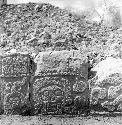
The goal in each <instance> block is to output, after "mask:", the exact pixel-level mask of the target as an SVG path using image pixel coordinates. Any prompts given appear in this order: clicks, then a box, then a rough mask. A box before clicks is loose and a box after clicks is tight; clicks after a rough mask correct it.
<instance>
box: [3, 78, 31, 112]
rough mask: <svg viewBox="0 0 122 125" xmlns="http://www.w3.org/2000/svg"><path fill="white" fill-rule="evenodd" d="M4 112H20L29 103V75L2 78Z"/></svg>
mask: <svg viewBox="0 0 122 125" xmlns="http://www.w3.org/2000/svg"><path fill="white" fill-rule="evenodd" d="M2 80H3V86H4V89H3V90H4V91H3V93H2V96H3V105H4V114H22V113H24V110H26V109H23V107H28V105H29V80H30V77H14V78H2Z"/></svg>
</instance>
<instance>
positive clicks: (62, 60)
mask: <svg viewBox="0 0 122 125" xmlns="http://www.w3.org/2000/svg"><path fill="white" fill-rule="evenodd" d="M35 63H36V65H37V68H36V71H35V76H34V79H33V82H32V84H33V85H32V88H33V89H32V95H31V97H32V100H33V109H34V113H35V114H36V113H37V114H38V113H42V114H50V113H53V114H60V113H61V114H62V113H68V114H70V113H73V114H74V113H80V112H83V111H85V110H87V109H88V107H87V106H88V105H89V86H88V83H87V77H88V64H87V59H84V57H83V56H82V55H81V54H80V52H79V51H55V52H41V53H39V55H38V56H37V58H36V59H35Z"/></svg>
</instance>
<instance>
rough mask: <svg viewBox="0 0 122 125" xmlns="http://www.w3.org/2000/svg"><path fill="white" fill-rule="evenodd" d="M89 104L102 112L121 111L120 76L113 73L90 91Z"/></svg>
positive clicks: (121, 75)
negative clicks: (97, 107)
mask: <svg viewBox="0 0 122 125" xmlns="http://www.w3.org/2000/svg"><path fill="white" fill-rule="evenodd" d="M91 104H92V105H93V106H96V105H97V106H99V107H100V108H101V109H102V110H104V111H109V112H113V111H117V112H121V111H122V107H121V106H122V74H120V73H114V74H112V75H110V76H109V77H107V78H106V79H104V80H103V81H100V82H98V83H96V85H94V87H92V89H91Z"/></svg>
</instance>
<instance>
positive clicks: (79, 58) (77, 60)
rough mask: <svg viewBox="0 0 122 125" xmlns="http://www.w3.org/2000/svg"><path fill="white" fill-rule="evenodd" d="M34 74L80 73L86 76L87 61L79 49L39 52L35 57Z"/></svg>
mask: <svg viewBox="0 0 122 125" xmlns="http://www.w3.org/2000/svg"><path fill="white" fill-rule="evenodd" d="M34 61H35V63H36V64H37V68H36V71H35V76H47V75H80V76H82V77H84V78H85V79H87V78H88V61H87V57H84V56H83V54H81V53H80V51H76V50H73V51H66V50H63V51H53V52H52V51H51V52H40V53H39V54H38V56H37V57H36V58H35V60H34Z"/></svg>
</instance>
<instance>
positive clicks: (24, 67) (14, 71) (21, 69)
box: [0, 54, 30, 77]
mask: <svg viewBox="0 0 122 125" xmlns="http://www.w3.org/2000/svg"><path fill="white" fill-rule="evenodd" d="M29 66H30V58H29V55H28V54H12V55H5V56H1V61H0V67H1V71H0V76H1V77H18V76H27V75H29V70H30V68H29Z"/></svg>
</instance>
